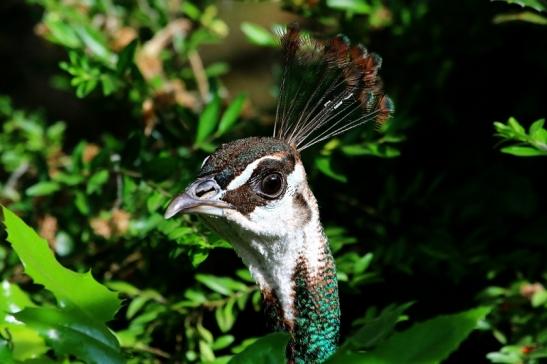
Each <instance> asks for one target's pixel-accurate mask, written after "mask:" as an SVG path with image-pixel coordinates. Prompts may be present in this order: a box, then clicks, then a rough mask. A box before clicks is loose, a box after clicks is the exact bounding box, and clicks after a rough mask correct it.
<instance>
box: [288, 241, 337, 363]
mask: <svg viewBox="0 0 547 364" xmlns="http://www.w3.org/2000/svg"><path fill="white" fill-rule="evenodd" d="M325 240H326V239H325ZM318 263H319V264H320V268H319V269H318V270H316V271H315V272H313V271H311V270H309V269H308V261H307V259H306V256H302V257H301V258H300V259H299V261H298V263H297V266H296V269H295V271H294V303H293V305H294V320H293V324H292V326H290V327H289V328H288V330H289V333H290V334H291V340H290V342H289V346H288V348H287V357H288V358H289V362H291V361H292V362H294V363H322V362H324V361H325V360H326V359H327V358H328V357H330V356H331V355H332V354H333V353H334V352H335V351H336V344H337V341H338V334H339V329H340V306H339V301H338V280H337V278H336V267H335V265H334V259H333V257H332V254H331V252H330V249H329V247H328V245H327V244H325V246H324V249H323V251H322V253H321V254H320V258H319V262H318Z"/></svg>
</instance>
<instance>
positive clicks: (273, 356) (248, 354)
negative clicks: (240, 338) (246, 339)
mask: <svg viewBox="0 0 547 364" xmlns="http://www.w3.org/2000/svg"><path fill="white" fill-rule="evenodd" d="M288 342H289V336H288V335H287V334H285V333H280V332H277V333H274V334H270V335H266V336H264V337H262V338H260V339H258V340H257V341H255V342H254V343H253V344H252V345H250V346H249V347H247V348H246V349H245V350H244V351H242V352H241V353H239V354H237V355H236V356H234V357H233V358H232V360H230V361H229V363H230V364H258V363H260V364H279V363H285V348H286V347H287V344H288Z"/></svg>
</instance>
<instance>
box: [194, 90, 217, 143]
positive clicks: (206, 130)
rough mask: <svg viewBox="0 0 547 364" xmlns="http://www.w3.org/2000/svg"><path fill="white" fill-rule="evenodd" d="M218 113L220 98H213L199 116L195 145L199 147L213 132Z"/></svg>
mask: <svg viewBox="0 0 547 364" xmlns="http://www.w3.org/2000/svg"><path fill="white" fill-rule="evenodd" d="M219 113H220V98H219V97H218V96H215V97H214V98H213V100H212V101H211V102H210V103H208V104H207V106H206V107H205V109H204V110H203V112H202V113H201V116H200V117H199V122H198V129H197V132H196V143H195V144H196V145H198V146H199V145H201V144H202V143H203V142H204V141H205V140H206V139H207V138H208V137H209V136H210V135H211V134H212V133H213V131H214V130H215V126H216V125H217V121H218V115H219Z"/></svg>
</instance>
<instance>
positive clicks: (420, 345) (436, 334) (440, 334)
mask: <svg viewBox="0 0 547 364" xmlns="http://www.w3.org/2000/svg"><path fill="white" fill-rule="evenodd" d="M490 310H491V309H490V308H489V307H479V308H476V309H472V310H469V311H464V312H461V313H457V314H452V315H445V316H439V317H435V318H433V319H431V320H428V321H425V322H422V323H418V324H415V325H414V326H412V327H410V328H409V329H408V330H405V331H403V332H400V333H397V334H394V335H393V336H391V337H390V338H388V339H387V340H386V341H384V342H383V343H382V344H380V345H379V346H378V347H376V348H375V349H374V350H372V351H370V352H368V353H365V354H357V353H351V352H349V351H347V350H343V351H341V352H340V353H336V355H335V356H334V357H333V358H332V359H331V360H329V361H328V363H344V364H351V363H362V364H393V363H397V364H416V363H420V364H435V363H441V362H442V361H443V360H444V359H446V358H447V357H448V355H450V353H452V352H453V351H454V350H456V349H457V348H458V346H459V345H460V344H461V342H462V341H463V340H465V338H466V337H467V336H468V335H469V334H470V333H471V332H472V331H473V330H474V329H475V328H476V327H477V324H478V322H479V321H480V320H482V319H484V317H485V316H486V315H487V314H488V313H489V312H490Z"/></svg>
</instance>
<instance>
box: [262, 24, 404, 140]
mask: <svg viewBox="0 0 547 364" xmlns="http://www.w3.org/2000/svg"><path fill="white" fill-rule="evenodd" d="M280 41H281V48H282V51H283V75H282V79H281V86H280V92H279V100H278V103H277V109H276V120H275V126H274V134H273V136H274V138H277V139H281V140H283V141H285V142H286V143H288V144H290V145H293V146H295V148H296V149H297V150H299V151H302V150H304V149H306V148H308V147H310V146H312V145H314V144H316V143H319V142H321V141H323V140H326V139H329V138H331V137H333V136H335V135H338V134H341V133H344V132H346V131H348V130H350V129H353V128H355V127H357V126H359V125H362V124H365V123H368V122H369V121H375V122H377V123H382V122H384V121H385V120H387V119H388V118H389V117H390V115H391V114H392V113H393V111H394V107H393V102H392V101H391V99H390V98H389V97H388V96H386V95H384V91H383V87H382V81H381V79H380V77H379V76H378V71H379V69H380V67H381V65H382V58H381V57H380V56H379V55H377V54H375V53H369V52H368V51H367V49H366V48H365V47H363V46H361V45H356V46H352V45H351V44H350V43H349V41H348V40H347V38H346V37H344V36H337V37H335V38H332V39H329V40H317V39H313V38H311V37H310V36H308V35H305V34H302V33H301V32H300V31H299V29H298V27H297V26H296V25H291V26H289V27H288V28H287V30H286V31H285V32H284V33H282V34H281V37H280Z"/></svg>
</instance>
